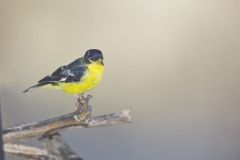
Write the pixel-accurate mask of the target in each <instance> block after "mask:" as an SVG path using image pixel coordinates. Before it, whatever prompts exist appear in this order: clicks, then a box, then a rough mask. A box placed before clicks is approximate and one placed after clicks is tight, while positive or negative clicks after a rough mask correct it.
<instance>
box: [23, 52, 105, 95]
mask: <svg viewBox="0 0 240 160" xmlns="http://www.w3.org/2000/svg"><path fill="white" fill-rule="evenodd" d="M103 72H104V64H103V55H102V52H101V51H100V50H98V49H90V50H88V51H87V52H86V53H85V55H84V56H83V57H82V58H78V59H76V60H75V61H73V62H72V63H70V64H68V65H66V66H61V67H59V68H58V69H57V70H56V71H54V72H53V73H52V74H51V75H47V76H45V77H44V78H43V79H41V80H40V81H38V83H37V84H36V85H34V86H32V87H30V88H28V89H26V90H25V91H23V93H26V92H28V91H32V90H34V89H36V88H39V87H47V88H54V89H61V90H63V91H64V92H66V93H70V94H73V95H78V94H82V93H84V92H86V91H89V90H90V89H92V88H94V87H96V86H97V85H98V84H99V82H100V81H101V79H102V76H103Z"/></svg>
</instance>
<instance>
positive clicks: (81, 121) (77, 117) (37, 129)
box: [3, 95, 131, 160]
mask: <svg viewBox="0 0 240 160" xmlns="http://www.w3.org/2000/svg"><path fill="white" fill-rule="evenodd" d="M90 98H91V96H87V98H85V97H84V96H83V95H80V96H79V97H78V99H77V104H76V105H77V111H75V112H73V113H69V114H65V115H61V116H58V117H55V118H51V119H48V120H44V121H40V122H32V123H27V124H23V125H19V126H15V127H12V128H7V129H5V130H4V131H3V140H4V142H5V146H4V148H5V152H6V153H10V154H14V155H18V156H23V157H28V158H29V157H31V158H33V159H36V160H38V159H39V157H40V158H41V160H45V159H44V157H45V158H46V159H48V160H61V159H62V160H81V158H80V157H79V156H77V154H75V153H74V152H73V151H72V149H71V148H70V147H69V146H68V145H67V143H66V142H64V140H63V138H62V137H61V135H60V134H58V131H60V130H62V129H65V128H69V127H70V128H92V127H102V126H110V125H116V124H126V123H130V122H131V116H130V111H129V110H124V111H122V112H119V113H112V114H108V115H102V116H95V117H91V112H90V111H89V105H88V103H89V100H90ZM33 137H42V138H41V141H42V142H43V143H44V144H45V147H46V149H38V148H35V147H29V146H23V145H17V144H10V142H12V141H14V140H22V139H27V138H33ZM54 139H58V141H54ZM57 142H58V143H59V144H58V145H57ZM60 144H61V145H60ZM16 146H18V147H16ZM56 146H58V147H56ZM49 147H50V148H49ZM13 148H14V149H13ZM26 148H27V151H26ZM61 148H65V150H64V151H66V148H68V150H67V151H68V152H67V153H65V152H64V154H63V153H62V152H63V151H62V150H61ZM36 151H38V152H36ZM37 153H39V156H37V157H35V158H34V155H37ZM40 153H41V154H40ZM46 153H47V154H46ZM56 157H57V158H56ZM66 157H68V159H67V158H66ZM71 157H72V158H71ZM39 160H40V159H39Z"/></svg>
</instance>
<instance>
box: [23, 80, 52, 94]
mask: <svg viewBox="0 0 240 160" xmlns="http://www.w3.org/2000/svg"><path fill="white" fill-rule="evenodd" d="M47 84H50V83H49V82H43V83H38V84H36V85H34V86H32V87H30V88H28V89H26V90H25V91H23V93H26V92H31V91H33V90H34V89H36V88H38V87H41V86H45V85H47Z"/></svg>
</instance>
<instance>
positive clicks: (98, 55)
mask: <svg viewBox="0 0 240 160" xmlns="http://www.w3.org/2000/svg"><path fill="white" fill-rule="evenodd" d="M84 60H85V62H86V63H87V64H89V63H94V62H95V63H100V64H103V54H102V52H101V51H100V50H98V49H89V50H87V52H86V53H85V55H84Z"/></svg>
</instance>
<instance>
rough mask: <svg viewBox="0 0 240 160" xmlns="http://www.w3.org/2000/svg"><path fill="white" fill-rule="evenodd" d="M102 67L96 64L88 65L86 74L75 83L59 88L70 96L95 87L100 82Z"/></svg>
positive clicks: (62, 85)
mask: <svg viewBox="0 0 240 160" xmlns="http://www.w3.org/2000/svg"><path fill="white" fill-rule="evenodd" d="M103 72H104V66H103V65H101V64H97V63H92V64H89V65H88V69H87V71H86V74H85V75H84V76H83V77H82V79H81V81H80V82H77V83H64V84H61V88H62V89H63V90H64V91H65V92H67V93H70V94H79V93H83V92H86V91H88V90H90V89H92V88H94V87H96V86H97V85H98V84H99V83H100V81H101V80H102V76H103Z"/></svg>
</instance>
